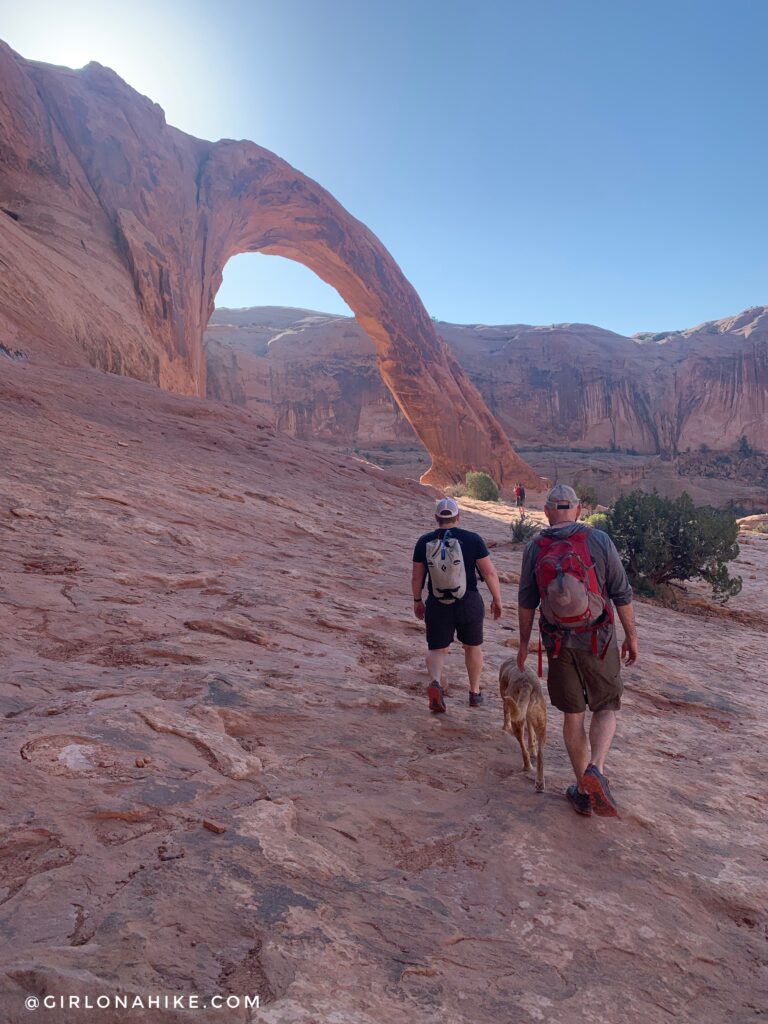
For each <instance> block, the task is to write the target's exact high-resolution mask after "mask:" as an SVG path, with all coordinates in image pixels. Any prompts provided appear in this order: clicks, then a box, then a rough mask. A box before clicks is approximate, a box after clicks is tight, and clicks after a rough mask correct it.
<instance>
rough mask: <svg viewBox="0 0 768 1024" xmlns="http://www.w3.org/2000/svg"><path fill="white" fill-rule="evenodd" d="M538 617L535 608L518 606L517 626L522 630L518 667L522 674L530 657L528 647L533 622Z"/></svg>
mask: <svg viewBox="0 0 768 1024" xmlns="http://www.w3.org/2000/svg"><path fill="white" fill-rule="evenodd" d="M535 617H536V609H535V608H524V607H523V606H522V605H521V604H519V605H518V606H517V624H518V627H519V629H520V646H519V648H518V651H517V667H518V668H519V669H520V671H521V672H522V671H523V669H524V668H525V659H526V658H527V657H528V645H529V643H530V640H531V630H532V629H533V620H534V618H535Z"/></svg>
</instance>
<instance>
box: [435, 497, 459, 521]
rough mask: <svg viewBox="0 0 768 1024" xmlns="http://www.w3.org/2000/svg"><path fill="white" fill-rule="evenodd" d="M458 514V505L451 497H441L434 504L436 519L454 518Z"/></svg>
mask: <svg viewBox="0 0 768 1024" xmlns="http://www.w3.org/2000/svg"><path fill="white" fill-rule="evenodd" d="M458 514H459V506H458V505H457V504H456V502H455V501H454V500H453V498H441V499H440V501H438V503H437V504H436V505H435V515H436V516H437V518H438V519H455V518H456V516H457V515H458Z"/></svg>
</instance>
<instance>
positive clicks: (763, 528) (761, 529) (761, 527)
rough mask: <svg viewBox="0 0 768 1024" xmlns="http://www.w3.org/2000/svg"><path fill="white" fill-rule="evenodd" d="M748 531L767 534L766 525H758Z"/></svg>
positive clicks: (767, 524) (767, 525) (767, 527)
mask: <svg viewBox="0 0 768 1024" xmlns="http://www.w3.org/2000/svg"><path fill="white" fill-rule="evenodd" d="M750 529H753V530H755V531H756V532H757V533H768V523H758V524H757V526H754V527H750Z"/></svg>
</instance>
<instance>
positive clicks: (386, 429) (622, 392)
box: [206, 307, 768, 457]
mask: <svg viewBox="0 0 768 1024" xmlns="http://www.w3.org/2000/svg"><path fill="white" fill-rule="evenodd" d="M438 330H439V332H440V334H441V335H442V336H443V337H444V339H445V341H446V342H447V344H448V346H449V347H450V349H451V350H452V352H453V354H454V355H455V357H456V359H457V360H458V361H459V362H460V363H461V365H462V367H463V368H464V370H465V371H466V373H467V375H468V376H469V378H470V379H471V380H472V382H473V383H474V384H475V385H476V387H477V388H478V390H479V391H480V393H481V395H482V396H483V398H484V399H485V401H486V402H487V404H488V406H489V408H490V409H491V410H492V412H493V414H494V416H495V417H496V419H497V420H498V421H499V423H501V425H502V426H503V427H504V429H505V430H506V431H507V433H508V435H509V436H511V437H514V438H515V440H516V442H518V443H520V444H522V445H528V446H542V447H552V448H559V449H562V448H582V449H605V450H610V449H616V450H624V451H627V450H629V451H633V452H638V453H641V454H661V455H664V456H666V457H669V456H674V455H676V454H677V453H680V452H685V451H686V450H688V449H691V450H692V451H697V450H698V449H699V447H700V446H701V445H706V446H708V447H710V448H711V449H713V450H726V449H731V450H732V449H733V448H734V447H735V446H736V444H737V443H738V440H739V438H740V437H741V436H742V435H745V436H746V437H747V438H748V440H749V443H750V444H751V445H752V447H754V448H755V449H757V450H760V451H768V309H766V307H756V308H754V309H751V310H747V311H745V312H744V313H741V314H739V315H738V316H735V317H730V318H728V319H725V320H721V321H717V322H714V323H708V324H703V325H701V326H699V327H695V328H692V329H691V330H688V331H683V332H678V333H674V334H669V335H659V336H654V337H652V338H651V337H636V338H626V337H622V336H621V335H618V334H613V333H611V332H610V331H605V330H602V329H601V328H598V327H592V326H590V325H586V324H563V325H558V326H553V327H529V326H524V325H512V326H498V327H495V326H484V325H474V326H459V325H455V324H443V323H441V324H439V325H438ZM206 352H207V361H208V386H209V394H210V395H211V396H212V397H215V398H220V399H223V400H225V401H228V402H233V403H235V404H238V405H243V406H247V407H250V408H255V409H258V411H259V412H260V413H261V414H262V415H265V416H267V418H269V419H270V420H272V421H273V422H274V423H276V425H278V426H279V427H280V429H283V430H286V431H288V432H289V433H292V434H294V435H296V436H298V437H303V438H310V437H322V438H324V439H326V440H332V441H335V442H336V443H340V444H344V445H362V446H367V445H370V446H371V447H374V446H376V445H380V444H382V443H392V442H394V443H407V442H415V441H416V438H415V435H414V434H413V431H412V430H411V429H410V427H409V424H408V423H407V421H406V420H405V419H404V418H403V417H402V415H401V414H400V413H399V410H398V409H397V406H396V405H395V404H394V402H392V401H391V399H390V396H389V395H388V394H387V392H386V391H385V390H384V388H383V387H382V386H381V383H380V381H379V379H378V376H377V374H376V372H375V361H374V351H373V347H372V345H371V342H370V340H369V339H368V338H367V337H366V335H365V334H364V332H363V331H361V330H360V329H359V327H358V326H357V325H356V324H355V321H354V320H351V319H349V318H346V317H334V316H326V315H323V314H318V313H313V312H311V311H308V310H288V309H275V308H272V307H264V308H261V309H250V310H249V309H242V310H227V309H220V310H216V311H215V312H214V314H213V317H212V318H211V323H210V326H209V328H208V331H207V334H206Z"/></svg>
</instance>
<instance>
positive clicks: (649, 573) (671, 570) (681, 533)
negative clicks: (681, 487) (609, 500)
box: [606, 491, 741, 601]
mask: <svg viewBox="0 0 768 1024" xmlns="http://www.w3.org/2000/svg"><path fill="white" fill-rule="evenodd" d="M608 518H609V523H608V528H607V530H606V532H607V533H609V534H610V535H611V537H612V538H613V542H614V544H615V545H616V547H617V548H618V551H619V555H620V556H621V560H622V562H623V563H624V565H625V567H626V570H627V575H628V576H629V578H630V580H631V582H632V584H633V585H635V586H637V585H638V584H640V588H641V589H642V586H643V585H644V584H645V583H648V584H651V586H658V585H660V584H662V583H669V582H670V580H678V581H681V582H682V581H684V580H693V579H703V580H704V581H705V582H707V583H708V584H709V585H710V586H711V587H712V593H713V595H714V596H715V597H717V598H719V599H721V600H723V601H727V600H728V598H729V597H733V596H734V595H735V594H738V593H739V591H740V590H741V577H740V576H729V575H728V562H731V561H733V559H734V558H737V557H738V554H739V545H738V544H737V543H736V538H737V537H738V535H739V526H738V523H737V522H736V519H735V518H734V516H733V514H732V513H730V512H728V511H727V510H726V509H717V508H712V506H710V505H705V506H702V507H701V508H697V507H696V506H695V505H694V503H693V499H692V498H691V497H690V495H688V494H683V495H682V496H681V497H680V498H676V499H674V500H673V499H669V498H662V497H661V495H660V494H658V493H657V492H656V491H654V492H653V494H645V493H644V492H643V491H632V493H631V494H625V495H622V497H620V498H618V499H617V500H616V502H615V503H614V504H613V506H612V508H611V511H610V515H609V517H608Z"/></svg>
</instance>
